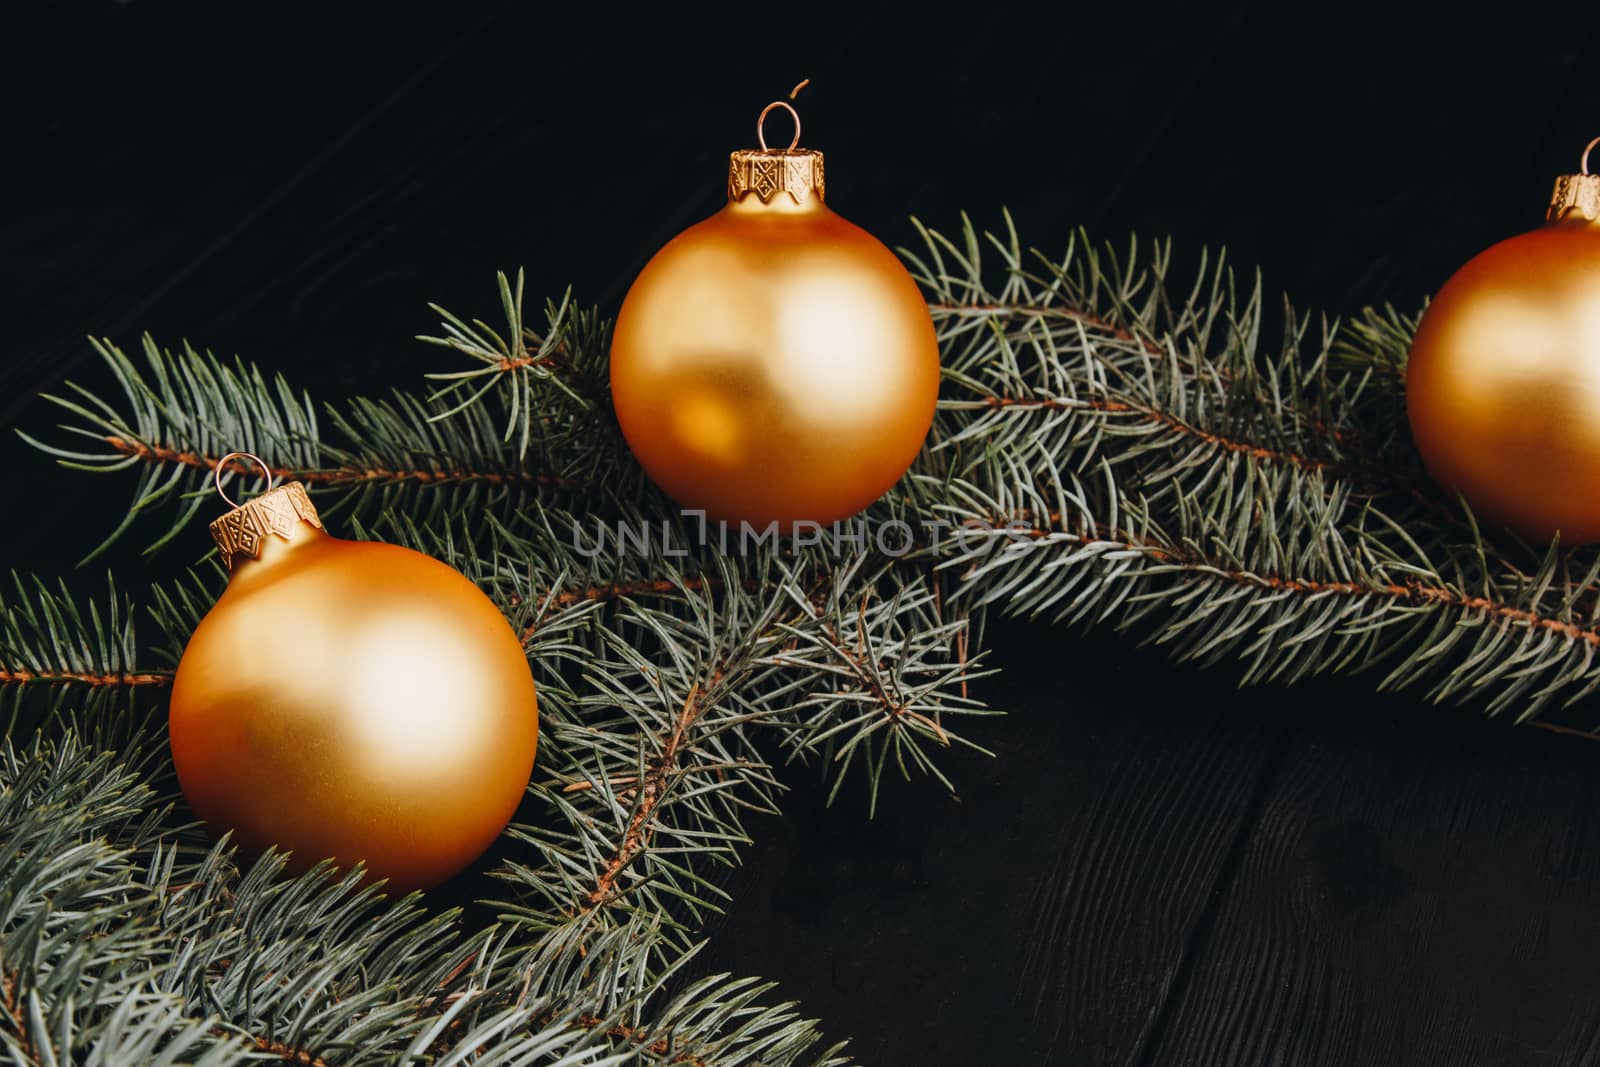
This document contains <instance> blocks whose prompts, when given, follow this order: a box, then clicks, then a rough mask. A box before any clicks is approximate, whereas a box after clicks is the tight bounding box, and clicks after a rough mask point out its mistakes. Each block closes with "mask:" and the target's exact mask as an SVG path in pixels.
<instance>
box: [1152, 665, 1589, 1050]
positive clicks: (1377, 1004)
mask: <svg viewBox="0 0 1600 1067" xmlns="http://www.w3.org/2000/svg"><path fill="white" fill-rule="evenodd" d="M1351 688H1352V687H1349V686H1339V687H1333V688H1332V691H1331V692H1329V693H1327V694H1326V695H1308V696H1307V697H1306V698H1305V699H1302V700H1300V701H1297V702H1298V703H1301V704H1302V705H1303V707H1304V712H1305V715H1306V724H1305V727H1304V728H1303V730H1302V731H1301V733H1300V734H1299V735H1298V736H1297V738H1296V739H1295V741H1294V744H1293V747H1292V749H1291V752H1290V754H1289V757H1288V758H1287V760H1286V761H1285V762H1284V765H1283V767H1282V770H1281V771H1280V772H1279V774H1278V775H1277V776H1276V778H1275V780H1274V783H1273V786H1272V790H1271V797H1270V799H1269V800H1268V802H1267V804H1266V806H1265V808H1264V810H1263V813H1262V818H1261V820H1260V822H1259V823H1258V824H1257V826H1256V827H1255V829H1254V831H1253V832H1252V833H1251V835H1250V840H1249V844H1248V848H1247V851H1246V853H1245V857H1244V861H1243V863H1242V864H1241V866H1240V869H1239V873H1238V876H1237V877H1236V878H1235V879H1234V880H1233V882H1232V884H1231V886H1230V887H1229V892H1228V895H1227V900H1226V903H1225V904H1224V906H1223V907H1222V908H1221V910H1220V911H1219V913H1218V916H1217V920H1216V922H1215V924H1214V927H1213V928H1212V929H1210V930H1209V931H1208V932H1207V934H1206V936H1205V937H1204V938H1203V939H1202V941H1201V943H1200V944H1199V945H1198V946H1197V956H1196V958H1195V960H1194V961H1193V963H1192V965H1191V968H1190V971H1189V974H1188V980H1187V982H1186V983H1185V984H1184V988H1183V989H1181V990H1179V991H1177V992H1176V994H1175V997H1174V1000H1173V1002H1172V1005H1171V1008H1170V1016H1169V1017H1168V1018H1166V1019H1164V1020H1163V1023H1162V1025H1161V1026H1160V1027H1159V1031H1158V1033H1157V1034H1155V1035H1154V1038H1153V1041H1152V1043H1151V1047H1150V1050H1149V1051H1150V1055H1149V1057H1148V1059H1147V1060H1145V1061H1144V1062H1148V1063H1152V1064H1183V1065H1185V1067H1204V1065H1212V1064H1215V1065H1219V1067H1221V1065H1229V1067H1232V1065H1235V1064H1243V1063H1249V1064H1282V1065H1285V1067H1289V1065H1293V1067H1301V1065H1313V1064H1316V1065H1323V1064H1328V1065H1331V1064H1361V1065H1371V1067H1382V1065H1386V1064H1396V1065H1400V1064H1405V1065H1410V1067H1419V1065H1457V1064H1459V1065H1467V1064H1472V1065H1477V1067H1494V1065H1499V1064H1506V1065H1511V1064H1518V1065H1523V1064H1535V1063H1539V1064H1545V1063H1548V1064H1558V1063H1559V1064H1579V1063H1594V1062H1596V1059H1595V1056H1596V1044H1595V1034H1596V1031H1597V1027H1600V1008H1597V1006H1596V1002H1595V997H1594V992H1595V971H1594V960H1595V958H1596V957H1597V955H1600V924H1597V923H1596V922H1595V915H1596V910H1597V908H1600V827H1597V825H1596V823H1595V821H1594V819H1593V818H1592V815H1593V813H1594V811H1595V810H1596V807H1597V806H1600V745H1596V744H1595V743H1592V742H1585V741H1578V740H1574V739H1572V738H1570V737H1563V736H1556V735H1554V734H1552V733H1550V732H1548V731H1544V730H1537V729H1526V728H1523V729H1518V728H1514V727H1512V726H1510V725H1508V724H1494V725H1491V724H1486V723H1476V724H1475V723H1467V722H1464V721H1463V720H1462V718H1461V712H1460V711H1458V710H1456V709H1421V708H1418V707H1416V706H1415V705H1414V704H1412V703H1411V702H1409V701H1405V700H1401V699H1395V698H1385V699H1372V700H1362V699H1360V698H1359V695H1358V694H1357V693H1354V692H1352V691H1351Z"/></svg>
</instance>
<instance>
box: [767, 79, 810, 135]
mask: <svg viewBox="0 0 1600 1067" xmlns="http://www.w3.org/2000/svg"><path fill="white" fill-rule="evenodd" d="M810 84H811V79H810V78H804V79H801V82H800V84H799V85H796V86H795V87H794V88H793V89H790V90H789V100H793V99H794V98H795V97H796V96H798V95H799V94H800V90H801V89H804V88H805V87H806V86H808V85H810ZM789 100H774V101H773V102H772V103H770V104H768V105H767V106H766V107H764V108H762V109H761V114H759V115H757V116H756V142H757V143H758V144H760V145H761V151H763V152H770V151H772V149H771V148H770V147H768V145H767V130H766V126H767V116H768V115H770V114H772V110H773V109H774V108H779V107H781V108H783V110H785V111H787V112H788V113H789V117H790V118H792V119H794V137H793V139H792V140H790V141H789V147H788V148H786V149H784V151H786V152H793V151H794V150H795V149H796V148H798V147H799V146H800V112H798V111H796V110H795V109H794V105H793V104H791V103H789Z"/></svg>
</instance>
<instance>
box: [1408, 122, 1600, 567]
mask: <svg viewBox="0 0 1600 1067" xmlns="http://www.w3.org/2000/svg"><path fill="white" fill-rule="evenodd" d="M1597 144H1600V138H1596V139H1595V140H1594V141H1591V142H1590V143H1589V147H1588V148H1587V149H1585V150H1584V154H1583V162H1582V165H1581V167H1580V173H1578V174H1567V175H1563V176H1562V177H1560V178H1558V179H1556V186H1555V193H1554V195H1553V197H1552V198H1551V203H1550V209H1549V212H1548V214H1547V216H1546V218H1547V221H1546V223H1545V225H1543V226H1541V227H1540V228H1538V229H1536V230H1533V231H1531V232H1529V233H1525V234H1522V235H1520V236H1518V237H1512V238H1510V239H1509V240H1505V241H1501V242H1500V243H1499V244H1497V245H1494V246H1493V247H1492V248H1489V249H1488V250H1487V251H1485V252H1483V253H1481V254H1479V255H1478V256H1476V257H1474V258H1473V259H1471V260H1470V261H1468V263H1467V264H1466V266H1464V267H1462V268H1461V269H1460V270H1459V271H1457V272H1456V273H1455V275H1454V276H1453V277H1452V278H1451V279H1450V280H1449V281H1448V282H1446V283H1445V285H1444V288H1442V289H1441V290H1439V295H1438V296H1436V297H1435V298H1434V300H1433V303H1432V304H1431V305H1430V306H1429V307H1428V311H1427V313H1426V314H1425V315H1424V316H1423V317H1422V322H1421V324H1420V325H1419V326H1418V328H1417V336H1416V339H1415V340H1414V341H1413V342H1412V345H1411V359H1410V362H1409V364H1408V366H1407V369H1406V407H1407V411H1408V414H1409V416H1410V421H1411V432H1412V436H1413V437H1414V438H1415V440H1416V443H1417V449H1418V450H1419V451H1420V452H1421V453H1422V458H1423V460H1424V461H1425V462H1426V463H1427V465H1428V469H1429V471H1430V472H1432V474H1433V476H1434V477H1435V478H1437V479H1438V480H1439V482H1440V483H1441V484H1443V485H1444V486H1445V487H1446V488H1449V489H1454V490H1459V491H1460V493H1461V494H1462V495H1463V496H1464V497H1466V499H1467V500H1468V501H1469V502H1470V503H1471V504H1472V506H1473V508H1474V509H1476V510H1477V511H1478V512H1480V513H1481V514H1482V515H1484V516H1486V517H1488V518H1489V519H1492V520H1495V521H1498V522H1501V523H1504V524H1505V525H1507V526H1510V527H1512V528H1513V529H1515V530H1518V531H1519V532H1521V533H1523V534H1525V535H1527V536H1529V537H1532V538H1535V539H1539V540H1545V539H1548V538H1550V537H1551V536H1553V535H1555V534H1560V537H1561V541H1562V543H1563V544H1569V545H1570V544H1583V543H1587V542H1591V541H1597V540H1600V175H1595V174H1590V173H1589V152H1590V151H1591V150H1593V148H1594V147H1595V146H1596V145H1597Z"/></svg>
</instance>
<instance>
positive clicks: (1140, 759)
mask: <svg viewBox="0 0 1600 1067" xmlns="http://www.w3.org/2000/svg"><path fill="white" fill-rule="evenodd" d="M993 639H994V646H995V647H996V648H997V649H1000V650H1002V651H1001V652H1000V654H999V656H998V657H997V658H998V660H999V662H1001V663H1002V664H1003V666H1004V673H1003V674H1002V675H1000V676H999V677H998V678H995V679H992V680H989V681H988V682H986V684H985V685H984V693H985V696H986V698H987V699H989V700H991V701H992V702H994V703H995V704H996V706H998V707H1002V708H1005V709H1007V710H1008V712H1009V713H1010V714H1009V715H1008V717H1007V718H1006V719H1004V720H1001V721H996V722H994V723H993V724H992V725H991V726H990V727H988V728H985V729H983V730H982V731H981V733H982V734H983V736H984V738H985V740H986V741H988V742H989V743H991V744H993V745H995V747H996V752H997V757H996V759H994V760H993V761H986V760H981V759H977V758H968V759H960V760H957V761H955V764H954V771H955V773H954V775H953V776H954V778H955V780H956V781H957V782H958V783H960V795H959V799H958V800H957V799H954V798H950V797H945V796H942V795H940V794H939V793H938V792H937V791H936V790H935V789H934V788H933V787H932V786H931V785H929V784H928V783H926V782H917V783H912V784H911V785H907V784H905V783H902V782H888V783H886V786H887V788H886V789H885V794H884V796H883V798H882V799H881V800H880V807H879V813H878V816H877V818H876V819H874V820H873V821H872V822H871V823H868V824H867V825H865V826H863V825H861V822H860V819H861V814H862V809H863V807H864V806H865V800H864V798H863V797H861V796H860V795H859V794H858V793H852V792H850V791H847V792H846V793H845V794H844V795H842V796H841V798H840V799H839V800H837V801H836V802H835V808H834V809H833V810H831V811H829V810H823V809H822V808H821V804H822V797H821V793H820V790H818V789H817V788H816V786H815V785H814V784H813V782H812V780H811V779H809V776H808V775H806V774H805V773H804V772H802V771H794V772H792V773H790V774H789V775H788V778H789V780H790V781H791V782H793V783H794V784H795V785H796V787H797V788H796V791H795V793H794V794H793V795H791V796H790V797H789V798H788V799H787V801H786V803H785V815H784V817H783V818H782V819H781V820H774V821H776V822H778V823H779V826H777V827H773V826H769V825H764V824H763V825H759V826H758V827H757V828H756V830H755V836H756V838H757V844H756V845H755V846H754V847H753V848H752V850H751V855H750V857H749V860H748V863H747V865H746V867H745V868H744V869H743V871H741V872H738V873H736V874H734V875H733V876H732V877H731V878H730V880H729V884H728V888H729V890H730V892H731V893H732V895H733V903H732V905H731V910H730V912H729V914H728V915H727V916H726V917H725V918H723V919H721V920H720V921H717V922H714V923H713V924H712V926H711V928H710V929H709V930H708V935H709V937H710V939H711V940H710V944H709V945H708V947H707V949H706V954H705V955H704V956H703V957H702V958H701V959H699V960H697V961H696V966H695V968H694V969H693V971H692V975H691V976H695V975H700V974H706V973H716V972H719V971H725V970H732V971H735V972H741V973H744V972H748V973H759V974H763V975H766V976H768V977H772V978H776V979H779V980H780V981H781V982H782V983H783V987H782V988H783V991H784V992H785V993H787V994H789V995H792V996H799V997H801V998H802V1001H803V1002H804V1004H805V1006H806V1007H807V1008H814V1007H816V1003H817V1002H816V999H815V995H814V993H813V992H812V991H814V990H817V989H818V988H821V989H823V990H826V991H827V997H828V1000H829V1003H830V1010H829V1011H828V1013H827V1015H826V1022H827V1023H828V1026H829V1032H831V1033H832V1032H836V1033H840V1034H849V1035H853V1036H854V1038H855V1046H856V1052H857V1055H859V1056H860V1057H861V1058H862V1061H863V1062H864V1063H875V1064H881V1063H891V1064H900V1063H905V1064H913V1063H921V1064H946V1063H948V1064H956V1063H1019V1064H1020V1063H1063V1064H1066V1063H1071V1064H1076V1063H1096V1064H1124V1063H1131V1062H1133V1060H1134V1058H1135V1057H1136V1056H1137V1054H1138V1052H1139V1050H1140V1048H1141V1047H1142V1044H1143V1041H1144V1036H1145V1033H1146V1031H1147V1030H1148V1028H1149V1027H1150V1026H1151V1025H1152V1023H1153V1021H1154V1019H1155V1018H1156V1016H1157V1014H1158V1012H1159V1009H1160V1006H1161V1005H1162V1003H1164V1001H1165V999H1166V997H1167V994H1168V987H1169V985H1170V984H1171V982H1172V981H1173V980H1174V977H1175V976H1176V975H1177V974H1178V973H1179V971H1180V968H1181V966H1182V961H1183V959H1184V957H1185V955H1186V953H1187V951H1188V947H1189V943H1190V940H1191V938H1192V937H1193V936H1194V934H1195V931H1196V929H1197V928H1198V927H1199V925H1200V924H1201V923H1202V922H1203V921H1204V916H1205V914H1206V912H1207V911H1208V909H1210V908H1211V907H1212V906H1213V903H1214V901H1215V900H1216V897H1217V894H1218V892H1219V891H1220V889H1221V882H1222V879H1223V877H1224V875H1225V873H1226V870H1227V867H1228V864H1229V857H1230V855H1231V854H1232V853H1233V852H1234V851H1235V849H1236V848H1237V846H1238V843H1239V842H1241V841H1242V840H1243V839H1244V837H1245V836H1246V835H1247V833H1248V832H1249V829H1250V827H1251V825H1252V824H1253V820H1254V816H1255V813H1256V807H1257V805H1258V804H1259V802H1260V789H1261V786H1262V783H1263V782H1265V781H1267V780H1268V779H1269V778H1270V777H1271V775H1272V773H1273V770H1274V764H1275V761H1276V760H1277V759H1278V758H1279V757H1280V756H1281V754H1282V751H1283V747H1282V741H1283V739H1284V738H1285V737H1286V736H1287V731H1288V730H1289V729H1290V724H1289V723H1288V722H1287V721H1286V720H1284V719H1281V718H1279V719H1274V718H1266V717H1262V716H1259V715H1256V714H1253V709H1251V708H1249V707H1244V708H1241V707H1238V706H1236V704H1235V700H1234V692H1233V689H1232V687H1231V685H1230V684H1229V682H1228V681H1227V680H1226V679H1224V678H1220V677H1202V676H1195V675H1192V674H1188V675H1186V676H1185V679H1184V683H1185V686H1186V687H1187V688H1188V689H1189V692H1190V694H1191V697H1192V699H1191V700H1190V701H1188V702H1186V703H1181V704H1180V703H1178V702H1175V701H1173V700H1171V699H1170V698H1169V694H1168V693H1167V692H1165V691H1163V690H1162V689H1157V688H1152V687H1150V686H1149V685H1148V684H1147V681H1148V669H1149V667H1148V661H1147V660H1146V658H1145V654H1143V653H1141V652H1139V651H1138V650H1137V649H1133V648H1130V647H1129V646H1128V644H1127V643H1126V642H1123V641H1120V640H1117V639H1114V638H1110V637H1094V638H1084V639H1081V640H1075V641H1072V642H1071V643H1070V644H1067V645H1066V646H1065V647H1063V646H1062V645H1061V644H1060V643H1059V642H1055V643H1051V644H1047V643H1046V642H1043V641H1041V640H1040V638H1039V635H1038V632H1037V629H1036V628H1034V627H1030V626H1028V625H1026V624H1022V623H1004V624H1001V625H999V626H997V627H995V629H994V635H993Z"/></svg>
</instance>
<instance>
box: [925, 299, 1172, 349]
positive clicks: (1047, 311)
mask: <svg viewBox="0 0 1600 1067" xmlns="http://www.w3.org/2000/svg"><path fill="white" fill-rule="evenodd" d="M928 310H929V311H931V312H933V313H934V314H936V315H939V314H943V315H961V314H977V315H1019V316H1020V315H1026V316H1028V317H1030V318H1036V319H1069V320H1071V321H1073V322H1081V323H1083V324H1084V325H1085V326H1088V327H1090V328H1092V329H1096V330H1100V331H1101V332H1103V333H1108V334H1110V335H1111V336H1112V337H1115V338H1116V339H1117V340H1119V341H1126V342H1128V343H1129V344H1136V345H1138V346H1139V347H1140V348H1142V349H1144V350H1145V351H1146V352H1147V353H1149V354H1150V355H1152V356H1164V355H1166V351H1165V350H1164V349H1163V348H1162V347H1161V346H1160V345H1159V344H1157V343H1156V342H1155V341H1153V340H1151V339H1150V338H1148V337H1141V336H1139V335H1137V334H1135V333H1133V332H1132V331H1131V330H1128V329H1127V328H1125V327H1122V326H1118V325H1117V324H1116V323H1114V322H1111V321H1110V320H1108V319H1102V318H1100V317H1099V316H1097V315H1090V314H1089V313H1087V312H1084V311H1074V310H1073V309H1071V308H1064V307H1055V306H1041V305H1035V304H951V303H930V304H929V305H928Z"/></svg>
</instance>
